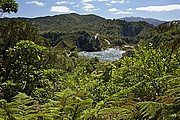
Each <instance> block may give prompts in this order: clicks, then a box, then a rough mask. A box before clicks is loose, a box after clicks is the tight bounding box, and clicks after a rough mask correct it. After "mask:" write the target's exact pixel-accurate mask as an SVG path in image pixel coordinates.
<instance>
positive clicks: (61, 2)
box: [56, 1, 68, 5]
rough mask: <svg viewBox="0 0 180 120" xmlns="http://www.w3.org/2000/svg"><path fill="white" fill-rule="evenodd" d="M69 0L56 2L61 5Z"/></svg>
mask: <svg viewBox="0 0 180 120" xmlns="http://www.w3.org/2000/svg"><path fill="white" fill-rule="evenodd" d="M67 3H68V2H67V1H60V2H56V4H58V5H61V4H67Z"/></svg>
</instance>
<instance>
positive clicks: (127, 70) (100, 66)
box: [0, 21, 180, 120]
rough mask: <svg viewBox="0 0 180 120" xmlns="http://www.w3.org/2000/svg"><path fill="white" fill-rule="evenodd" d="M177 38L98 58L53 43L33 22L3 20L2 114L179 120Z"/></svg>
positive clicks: (12, 119)
mask: <svg viewBox="0 0 180 120" xmlns="http://www.w3.org/2000/svg"><path fill="white" fill-rule="evenodd" d="M173 31H174V32H177V31H178V30H177V29H174V28H170V29H167V31H165V33H167V34H166V35H168V33H169V34H171V33H174V32H173ZM150 34H151V33H150ZM161 34H164V32H163V31H161ZM148 37H149V38H148ZM164 37H165V36H164ZM139 38H141V39H143V36H140V37H139ZM144 38H147V40H148V41H149V40H151V41H152V40H153V38H154V39H155V37H154V36H152V37H151V38H152V39H150V36H149V35H147V36H145V37H144ZM177 38H179V36H178V35H176V39H175V38H173V39H172V40H169V41H165V42H163V41H161V42H160V43H159V44H158V45H157V44H155V45H154V43H153V44H147V45H146V46H138V47H137V49H135V50H134V52H135V57H124V58H123V59H120V60H118V61H115V62H99V61H98V59H97V58H93V59H87V58H82V57H79V56H78V55H77V51H76V50H75V51H72V52H71V54H69V51H68V50H59V49H56V48H55V47H52V46H51V41H49V40H47V39H45V38H43V37H42V36H41V35H39V34H38V33H37V29H36V28H34V27H32V26H31V25H30V24H27V23H23V22H17V21H11V22H10V23H3V22H2V23H0V48H1V51H0V52H1V53H0V99H1V100H0V119H2V120H3V119H4V120H21V119H24V120H29V119H32V120H51V119H52V120H53V119H54V120H58V119H59V120H62V119H70V120H82V119H85V120H86V119H89V120H104V119H111V120H125V119H131V120H160V119H164V120H178V119H180V47H179V46H178V43H179V39H177ZM164 39H165V38H164ZM164 39H163V40H164ZM174 46H176V47H174Z"/></svg>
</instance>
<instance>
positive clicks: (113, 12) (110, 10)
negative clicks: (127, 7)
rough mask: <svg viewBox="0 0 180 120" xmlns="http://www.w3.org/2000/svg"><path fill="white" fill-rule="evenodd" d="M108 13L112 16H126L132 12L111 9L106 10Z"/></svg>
mask: <svg viewBox="0 0 180 120" xmlns="http://www.w3.org/2000/svg"><path fill="white" fill-rule="evenodd" d="M108 11H109V12H112V14H116V15H117V14H123V15H126V14H133V13H134V12H130V11H121V10H118V9H116V8H111V9H109V10H108Z"/></svg>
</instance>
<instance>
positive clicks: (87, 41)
mask: <svg viewBox="0 0 180 120" xmlns="http://www.w3.org/2000/svg"><path fill="white" fill-rule="evenodd" d="M77 47H78V49H79V50H81V51H89V52H91V51H101V41H100V39H99V37H98V36H97V35H96V36H93V37H91V35H90V34H89V33H87V32H85V31H84V32H82V33H81V36H80V37H79V38H78V39H77Z"/></svg>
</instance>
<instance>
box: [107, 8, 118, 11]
mask: <svg viewBox="0 0 180 120" xmlns="http://www.w3.org/2000/svg"><path fill="white" fill-rule="evenodd" d="M108 11H109V12H117V11H118V9H116V8H111V9H109V10H108Z"/></svg>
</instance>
